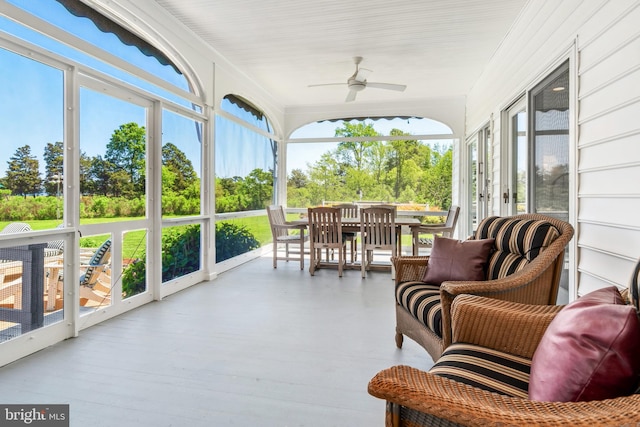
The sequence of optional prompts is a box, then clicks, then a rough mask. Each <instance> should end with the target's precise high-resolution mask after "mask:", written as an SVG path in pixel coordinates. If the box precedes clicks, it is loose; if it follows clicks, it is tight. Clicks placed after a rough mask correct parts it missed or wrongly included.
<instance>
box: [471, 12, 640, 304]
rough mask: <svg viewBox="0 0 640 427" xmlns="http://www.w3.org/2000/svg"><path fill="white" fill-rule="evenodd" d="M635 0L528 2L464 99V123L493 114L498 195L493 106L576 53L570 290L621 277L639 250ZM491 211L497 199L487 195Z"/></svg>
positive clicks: (496, 111)
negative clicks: (572, 269)
mask: <svg viewBox="0 0 640 427" xmlns="http://www.w3.org/2000/svg"><path fill="white" fill-rule="evenodd" d="M638 22H640V1H638V0H611V1H605V0H585V1H579V0H562V1H558V0H546V1H543V0H536V1H531V2H530V3H529V4H528V5H527V7H526V9H525V10H524V12H523V14H522V15H521V16H520V18H519V20H518V21H517V22H516V24H515V25H514V27H513V28H512V30H511V32H510V34H509V36H508V37H507V39H505V40H504V42H503V44H502V45H501V47H500V49H499V50H498V52H496V54H495V56H494V57H493V58H492V61H491V63H490V64H489V66H488V67H487V68H486V69H485V72H484V73H483V75H482V77H481V78H480V80H479V81H478V82H477V84H476V85H475V86H474V88H473V90H472V91H471V93H470V94H469V95H468V97H467V108H466V110H467V115H466V128H467V129H476V128H478V127H479V126H480V125H482V124H483V123H486V122H487V120H489V118H490V117H491V115H492V114H493V117H494V122H493V125H494V134H493V136H494V139H493V141H494V147H493V152H494V171H493V179H494V180H493V183H494V185H493V191H492V192H493V194H495V195H499V194H501V188H502V183H501V182H500V178H501V177H500V173H499V171H500V167H501V158H500V153H501V148H502V143H503V142H502V141H501V138H500V136H501V132H500V130H501V126H504V124H502V123H501V122H500V113H501V111H502V110H503V109H504V108H506V107H507V106H508V105H509V104H510V103H511V102H512V101H513V100H515V99H516V98H517V97H518V96H519V95H521V94H524V93H525V92H526V91H527V90H528V89H530V88H531V87H532V86H533V85H535V84H536V83H537V82H539V81H540V80H541V79H542V78H543V77H544V76H545V75H546V74H547V73H548V72H549V71H551V70H552V69H553V68H554V67H555V66H556V65H559V63H560V62H562V60H564V59H566V58H570V57H571V52H572V51H573V52H576V55H575V56H574V57H573V59H574V60H575V61H574V62H573V63H572V64H571V66H572V67H573V69H572V70H571V71H570V73H571V75H572V77H573V76H576V77H577V79H578V80H577V84H575V85H574V87H575V88H576V89H577V92H576V95H577V96H576V98H575V100H576V101H577V103H576V107H577V108H576V110H577V120H576V128H575V129H574V131H575V132H574V140H573V141H572V145H573V146H572V148H571V149H572V150H573V153H574V156H575V162H574V168H573V174H572V176H571V177H572V182H573V188H574V189H575V196H574V197H573V199H574V200H572V206H573V207H574V209H573V211H574V212H572V218H573V221H572V222H573V225H574V227H575V228H576V236H575V237H574V239H573V242H572V245H573V247H572V250H573V253H574V262H573V265H572V266H573V268H574V272H575V275H574V279H575V284H576V286H577V292H578V294H584V293H586V292H588V291H590V290H593V289H596V288H600V287H603V286H608V285H611V284H614V285H617V286H619V287H620V288H624V287H626V286H627V285H628V281H629V279H630V277H631V273H632V270H633V265H634V264H635V262H636V260H637V259H638V258H639V257H640V215H639V214H638V212H640V190H638V185H637V183H638V182H640V179H639V178H640V120H639V118H640V26H639V25H638ZM493 200H494V204H493V206H492V208H493V211H494V213H499V203H500V199H499V198H498V197H494V198H493Z"/></svg>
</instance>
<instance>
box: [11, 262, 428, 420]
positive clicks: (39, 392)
mask: <svg viewBox="0 0 640 427" xmlns="http://www.w3.org/2000/svg"><path fill="white" fill-rule="evenodd" d="M307 264H308V263H307ZM306 267H308V265H307V266H306ZM393 301H394V300H393V281H392V280H391V279H390V274H389V273H384V272H371V273H369V275H368V277H367V278H366V279H361V277H360V271H359V270H355V271H346V272H345V273H344V276H343V278H342V279H339V278H338V277H337V271H335V270H327V269H323V270H319V271H317V272H316V275H315V276H314V277H311V276H310V275H309V273H308V270H307V269H305V270H304V271H301V270H300V269H299V265H298V263H296V262H289V263H285V262H279V266H278V269H276V270H274V269H273V268H272V266H271V257H270V256H266V257H263V258H260V259H258V260H255V261H252V262H250V263H248V264H245V265H243V266H241V267H238V268H236V269H234V270H231V271H229V272H226V273H224V274H221V275H220V276H219V278H218V279H217V280H215V281H212V282H206V283H202V284H200V285H197V286H194V287H192V288H190V289H187V290H185V291H182V292H179V293H177V294H174V295H172V296H169V297H167V298H166V299H165V300H163V301H160V302H154V303H151V304H148V305H146V306H144V307H142V308H140V309H137V310H134V311H132V312H129V313H127V314H124V315H122V316H119V317H117V318H115V319H112V320H109V321H107V322H104V323H102V324H99V325H97V326H94V327H91V328H88V329H86V330H84V331H82V332H81V333H80V336H79V337H78V338H75V339H71V340H67V341H65V342H62V343H59V344H57V345H55V346H53V347H50V348H48V349H45V350H43V351H40V352H38V353H36V354H34V355H31V356H29V357H26V358H24V359H21V360H19V361H17V362H15V363H12V364H10V365H8V366H5V367H3V368H0V384H1V386H0V403H3V404H8V403H21V404H25V403H29V404H40V403H47V404H52V403H69V404H70V412H71V417H70V419H71V425H72V426H75V427H84V426H92V427H93V426H110V427H111V426H122V427H126V426H154V427H157V426H318V427H327V426H383V425H384V402H383V401H381V400H379V399H376V398H374V397H372V396H370V395H369V394H368V393H367V383H368V381H369V379H370V378H371V377H372V376H373V375H374V374H375V373H376V372H378V371H379V370H381V369H384V368H386V367H389V366H391V365H395V364H407V365H411V366H415V367H417V368H420V369H424V370H428V369H429V368H430V367H431V365H432V361H431V358H430V357H429V355H428V354H427V353H426V351H424V350H423V349H422V348H421V347H419V346H418V345H417V344H415V343H414V342H412V341H411V340H410V339H405V344H404V348H403V349H402V350H399V349H397V348H396V347H395V343H394V328H395V323H394V322H395V318H394V316H395V315H394V302H393Z"/></svg>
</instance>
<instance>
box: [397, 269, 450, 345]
mask: <svg viewBox="0 0 640 427" xmlns="http://www.w3.org/2000/svg"><path fill="white" fill-rule="evenodd" d="M396 302H397V303H398V304H399V305H401V306H402V307H404V308H405V309H407V311H409V313H411V314H412V315H413V316H414V317H415V318H416V319H418V320H419V321H420V322H421V323H422V324H424V325H426V326H427V327H428V328H429V329H430V330H431V331H433V332H434V333H435V334H436V335H437V336H439V337H441V336H442V303H441V302H440V286H439V285H429V284H426V283H424V282H405V283H400V284H398V285H397V286H396Z"/></svg>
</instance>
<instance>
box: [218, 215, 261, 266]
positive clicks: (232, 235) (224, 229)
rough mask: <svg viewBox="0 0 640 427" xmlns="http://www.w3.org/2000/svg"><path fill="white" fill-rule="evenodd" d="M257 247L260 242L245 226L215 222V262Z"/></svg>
mask: <svg viewBox="0 0 640 427" xmlns="http://www.w3.org/2000/svg"><path fill="white" fill-rule="evenodd" d="M259 247H260V242H258V240H257V239H256V238H255V237H254V236H253V234H251V232H250V231H249V230H248V229H247V228H246V227H244V226H240V225H236V224H230V223H227V222H222V223H217V224H216V262H221V261H224V260H225V259H229V258H233V257H234V256H236V255H241V254H243V253H245V252H249V251H250V250H253V249H257V248H259Z"/></svg>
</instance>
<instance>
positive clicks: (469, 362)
mask: <svg viewBox="0 0 640 427" xmlns="http://www.w3.org/2000/svg"><path fill="white" fill-rule="evenodd" d="M530 369H531V360H530V359H527V358H525V357H520V356H515V355H512V354H509V353H505V352H502V351H498V350H494V349H491V348H488V347H481V346H478V345H474V344H467V343H455V344H451V345H450V346H449V347H447V349H446V350H445V352H444V353H442V356H441V357H440V359H438V362H437V363H436V364H435V365H433V367H432V368H431V369H430V370H429V373H431V374H434V375H438V376H441V377H445V378H449V379H451V380H454V381H458V382H461V383H464V384H467V385H470V386H472V387H476V388H480V389H482V390H486V391H490V392H493V393H498V394H502V395H506V396H511V397H521V398H527V396H528V386H529V371H530Z"/></svg>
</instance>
